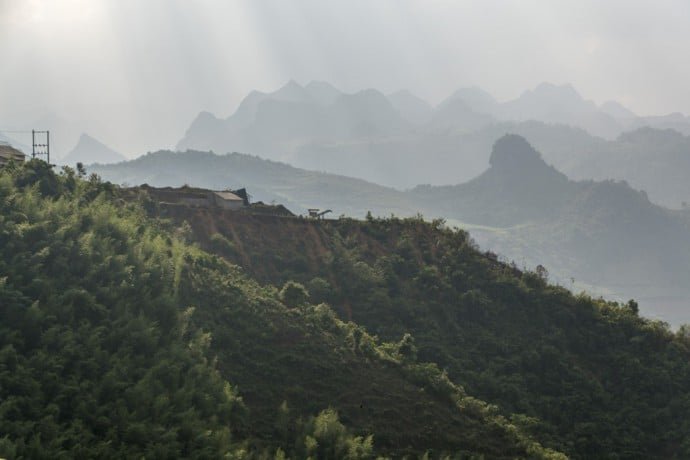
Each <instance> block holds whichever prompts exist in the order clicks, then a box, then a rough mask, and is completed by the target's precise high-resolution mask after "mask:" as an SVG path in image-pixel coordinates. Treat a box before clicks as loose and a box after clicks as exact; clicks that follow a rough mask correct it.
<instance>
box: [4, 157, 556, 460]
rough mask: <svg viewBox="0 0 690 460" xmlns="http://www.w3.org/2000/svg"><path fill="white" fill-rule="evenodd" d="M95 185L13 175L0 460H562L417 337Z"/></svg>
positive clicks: (32, 165)
mask: <svg viewBox="0 0 690 460" xmlns="http://www.w3.org/2000/svg"><path fill="white" fill-rule="evenodd" d="M82 176H83V174H82V173H81V172H79V173H76V172H75V171H73V170H71V169H69V168H66V169H64V170H63V172H62V173H61V174H55V173H54V172H53V171H52V170H50V169H49V168H47V166H46V165H45V164H44V163H41V162H39V161H31V162H28V163H27V164H26V165H24V166H22V167H21V168H17V167H15V168H6V169H4V170H2V171H1V172H0V216H1V217H0V243H1V244H0V254H1V256H2V257H0V426H1V427H2V433H1V434H0V456H3V457H8V458H113V457H118V458H122V457H127V458H129V457H146V458H173V457H193V458H220V457H227V458H255V457H257V458H274V457H275V458H307V457H312V458H353V459H355V458H372V457H373V456H376V455H390V456H394V457H401V456H403V455H412V456H422V455H424V454H428V455H430V456H431V457H439V456H443V455H446V454H448V455H451V456H453V457H457V458H471V457H480V456H483V457H485V458H527V457H530V458H562V456H561V455H560V454H558V453H557V452H555V451H552V450H549V449H544V448H543V447H542V446H541V445H540V444H539V443H538V442H537V441H535V440H534V437H532V436H531V435H529V434H527V431H526V430H525V429H524V428H523V425H524V423H522V422H520V421H519V420H517V419H510V418H508V417H507V416H506V415H502V414H501V413H500V412H499V411H498V410H497V409H496V407H494V406H491V405H488V404H486V403H484V402H482V401H480V400H478V399H475V398H473V397H470V396H468V395H467V394H466V393H465V391H464V390H463V389H462V388H461V387H460V386H458V385H457V384H456V383H454V382H453V381H452V380H451V378H449V374H447V373H446V372H445V371H443V370H441V368H439V366H437V365H436V364H433V363H425V362H424V360H423V358H422V356H421V353H419V355H420V356H419V357H417V356H416V354H417V352H416V348H417V347H419V343H418V342H419V339H418V338H417V337H416V336H415V337H414V338H413V337H412V336H410V335H404V334H399V335H398V336H396V337H395V338H394V340H392V341H391V342H390V343H388V342H381V341H380V340H379V339H378V338H377V337H375V336H372V335H370V333H369V332H368V331H367V329H365V328H364V327H362V326H360V325H357V324H355V323H353V322H344V321H342V320H340V319H338V317H337V315H336V314H335V312H334V311H333V310H332V309H331V308H330V307H329V306H328V305H326V304H322V303H316V302H318V300H316V299H314V298H312V297H307V292H306V289H305V288H304V287H301V286H299V285H298V284H297V283H288V284H286V285H285V286H284V288H283V289H282V290H281V289H279V287H277V286H283V284H276V285H270V284H265V285H260V284H258V283H257V282H255V281H253V280H251V279H250V278H249V277H248V276H247V275H246V274H244V272H243V270H242V269H240V268H239V267H237V266H234V265H231V264H229V263H228V262H227V261H225V260H223V259H221V258H219V257H217V256H213V255H209V254H208V253H205V252H204V251H202V250H201V249H199V248H197V247H196V246H194V245H191V244H190V243H189V242H188V241H189V240H193V239H195V231H194V227H193V226H190V225H181V226H179V228H178V226H176V225H174V224H173V225H171V224H170V223H165V222H159V221H155V220H152V219H150V218H149V217H147V216H146V213H145V211H144V206H143V205H140V204H139V203H138V202H137V203H132V202H129V201H127V200H124V199H123V198H122V197H121V196H120V193H119V190H118V189H117V188H115V187H113V186H111V185H110V184H107V183H102V182H101V181H100V180H99V178H98V177H96V176H91V177H90V178H88V179H87V178H85V177H82ZM142 203H143V204H145V201H142ZM262 217H265V218H270V216H262ZM289 220H291V219H289ZM295 220H297V219H295ZM207 241H209V242H210V241H214V244H215V245H216V246H215V247H218V248H221V250H222V251H224V252H225V253H226V254H239V253H240V252H241V250H242V249H241V247H239V246H236V245H235V243H234V242H233V239H232V238H230V237H228V236H226V237H225V240H222V239H219V238H215V239H213V240H211V239H209V240H207ZM228 243H232V244H228ZM365 265H366V264H365ZM361 268H362V269H363V268H364V265H362V267H361ZM322 281H323V282H321V283H319V282H313V283H311V285H314V286H319V285H320V286H321V287H322V288H323V291H324V292H328V290H329V289H328V286H329V283H328V282H326V281H324V280H322ZM334 292H338V290H337V289H336V290H335V291H334ZM281 298H282V299H283V300H284V301H286V302H287V303H289V305H286V304H284V303H283V302H282V301H281ZM420 351H421V348H420Z"/></svg>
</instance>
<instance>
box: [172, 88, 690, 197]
mask: <svg viewBox="0 0 690 460" xmlns="http://www.w3.org/2000/svg"><path fill="white" fill-rule="evenodd" d="M507 133H516V134H520V135H523V136H525V137H526V138H527V139H528V140H529V141H530V142H531V143H532V144H533V145H534V146H535V147H536V148H537V149H539V150H541V151H542V152H544V155H545V159H546V160H547V161H548V162H549V163H551V164H553V165H554V166H556V167H557V168H559V169H560V170H562V171H563V172H564V173H566V174H568V175H569V176H570V177H572V178H575V179H590V178H593V179H601V180H603V179H609V178H610V179H617V180H627V181H628V182H629V183H630V184H631V185H632V186H633V187H635V188H639V189H643V190H645V191H647V192H648V193H649V195H650V197H651V199H652V200H653V201H654V202H657V203H660V204H663V205H665V206H669V207H675V208H679V207H681V203H682V202H688V201H690V186H688V184H690V180H688V179H689V178H688V177H687V174H686V173H685V172H684V171H690V169H689V168H688V166H689V165H690V139H689V138H688V137H687V134H690V119H689V118H688V117H685V116H683V115H680V114H672V115H668V116H665V117H639V116H637V115H635V114H634V113H633V112H631V111H630V110H628V109H626V108H625V107H623V106H622V105H621V104H619V103H617V102H613V101H609V102H606V103H604V104H602V105H601V106H598V105H596V104H595V103H594V102H592V101H588V100H585V99H584V98H582V97H581V96H580V95H579V94H578V93H577V91H576V90H575V89H574V88H573V87H572V86H570V85H563V86H555V85H552V84H547V83H544V84H541V85H539V86H537V87H536V88H535V89H533V90H530V91H526V92H525V93H523V94H522V95H521V96H520V97H519V98H517V99H515V100H511V101H507V102H498V101H496V100H495V99H494V98H493V97H492V96H491V95H490V94H488V93H487V92H485V91H483V90H481V89H479V88H464V89H460V90H458V91H456V92H455V93H453V94H452V95H451V96H450V97H448V98H447V99H446V100H444V101H443V102H441V103H440V104H438V106H436V107H432V106H431V105H430V104H428V103H427V102H425V101H424V100H422V99H421V98H419V97H417V96H415V95H414V94H412V93H410V92H409V91H398V92H396V93H393V94H390V95H388V96H386V95H384V94H383V93H381V92H380V91H377V90H372V89H370V90H365V91H360V92H358V93H355V94H345V93H342V92H341V91H339V90H338V89H336V88H335V87H333V86H332V85H330V84H328V83H324V82H311V83H309V84H307V85H305V86H300V85H299V84H297V83H296V82H294V81H290V82H288V83H287V84H286V85H285V86H283V87H282V88H280V89H278V90H277V91H275V92H272V93H261V92H257V91H254V92H252V93H250V94H249V95H248V96H247V97H246V98H245V99H244V100H243V101H242V103H241V104H240V106H239V108H238V109H237V111H236V112H235V113H234V114H233V115H232V116H230V117H228V118H226V119H219V118H217V117H215V116H214V115H212V114H210V113H208V112H203V113H201V114H199V116H198V117H197V118H196V120H194V122H193V123H192V124H191V126H190V127H189V129H188V130H187V133H186V134H185V136H184V137H183V138H182V140H180V142H179V143H178V145H177V148H178V150H186V149H194V150H212V151H215V152H219V153H225V152H235V151H236V152H247V153H251V154H256V155H259V156H261V157H264V158H267V159H273V160H279V161H285V162H288V163H290V164H292V165H294V166H298V167H301V168H306V169H314V170H321V171H327V172H331V173H336V174H344V175H348V176H353V177H360V178H362V179H365V180H368V181H371V182H375V183H379V184H382V185H386V186H390V187H395V188H400V189H405V188H410V187H414V186H416V185H418V184H421V183H429V184H433V185H444V184H453V183H457V182H459V181H466V180H469V179H471V178H472V177H475V176H476V175H478V174H480V173H481V172H482V171H483V170H484V169H485V168H486V167H487V166H488V155H487V152H488V151H489V150H490V148H491V145H492V144H493V143H494V142H495V141H496V139H498V138H499V137H501V136H502V135H504V134H507ZM662 177H663V180H662V179H661V178H662Z"/></svg>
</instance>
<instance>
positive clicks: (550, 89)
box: [523, 82, 584, 102]
mask: <svg viewBox="0 0 690 460" xmlns="http://www.w3.org/2000/svg"><path fill="white" fill-rule="evenodd" d="M523 95H534V96H542V97H549V98H559V99H569V100H577V101H583V102H584V98H583V97H582V96H581V95H580V93H578V92H577V90H576V89H575V87H574V86H573V85H571V84H570V83H564V84H562V85H555V84H553V83H549V82H542V83H539V84H538V85H537V87H536V88H534V89H533V90H528V91H526V92H525V93H524V94H523Z"/></svg>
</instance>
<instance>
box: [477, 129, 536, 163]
mask: <svg viewBox="0 0 690 460" xmlns="http://www.w3.org/2000/svg"><path fill="white" fill-rule="evenodd" d="M539 163H543V164H544V165H545V164H546V163H544V160H543V159H542V157H541V155H540V154H539V152H537V151H536V150H534V147H532V146H531V145H530V143H529V142H527V140H525V138H524V137H522V136H518V135H517V134H506V135H505V136H503V137H501V138H499V139H498V140H497V141H496V142H495V143H494V147H493V150H492V151H491V156H490V157H489V164H490V165H491V167H492V168H515V167H522V166H524V165H526V164H539Z"/></svg>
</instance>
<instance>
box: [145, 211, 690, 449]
mask: <svg viewBox="0 0 690 460" xmlns="http://www.w3.org/2000/svg"><path fill="white" fill-rule="evenodd" d="M155 213H157V214H158V215H161V216H165V217H166V218H169V219H172V221H173V222H177V224H178V225H183V223H184V222H188V223H189V225H190V226H191V231H192V235H194V236H193V238H194V239H195V240H197V241H199V242H200V243H201V245H202V247H204V248H207V249H208V250H210V251H212V252H215V253H217V254H219V255H222V256H223V257H224V258H226V259H227V260H230V261H233V262H235V263H238V264H240V265H241V266H242V267H243V268H244V269H245V270H246V272H247V273H248V274H250V275H251V276H253V277H256V278H258V279H260V280H262V281H263V282H265V283H271V284H275V285H282V284H283V283H287V282H291V281H297V282H299V283H301V284H303V285H304V286H305V287H306V290H307V291H308V292H309V295H310V296H311V299H312V301H315V302H322V301H323V302H328V303H329V304H331V305H332V306H333V307H334V308H335V310H336V311H337V312H338V314H339V315H340V317H341V318H342V319H344V320H352V321H354V322H355V323H357V324H360V325H362V326H364V327H365V328H366V329H367V330H368V331H369V332H370V333H374V334H376V335H378V336H379V337H381V339H382V340H398V339H399V338H400V337H401V336H403V335H404V334H410V335H409V336H407V335H405V337H407V340H408V341H409V342H410V343H411V344H412V343H413V344H414V348H413V349H414V350H415V351H414V355H415V356H416V359H418V360H419V361H430V362H435V363H437V364H438V365H439V366H440V367H441V368H443V369H446V371H447V372H448V376H449V378H450V379H451V380H453V381H456V382H459V383H460V384H461V385H463V386H464V387H465V388H466V389H467V391H468V392H469V393H470V394H474V395H477V396H479V397H481V398H482V399H484V400H486V401H488V402H490V403H493V404H496V405H497V406H498V408H499V410H500V411H501V413H503V414H505V415H506V416H510V417H511V420H513V422H514V423H517V424H518V425H520V426H522V427H523V428H524V429H526V430H528V431H529V432H530V433H531V434H533V435H534V436H535V437H536V438H537V439H538V440H540V441H541V442H542V443H543V444H545V445H547V446H550V447H552V448H554V449H557V450H560V451H562V452H566V453H567V454H568V455H570V456H572V457H573V458H612V457H614V454H615V455H617V456H619V457H620V458H685V457H687V456H688V455H690V451H689V450H688V449H689V448H690V444H689V443H688V439H690V437H689V434H690V425H689V424H688V421H687V417H686V414H687V413H688V411H690V383H688V382H690V363H689V361H688V360H689V358H690V336H689V335H688V329H687V328H686V327H682V328H681V329H680V330H679V331H678V332H677V333H675V334H674V333H672V332H671V331H669V329H668V327H667V326H666V325H665V324H664V323H661V322H658V321H651V320H648V319H645V318H643V317H641V316H640V314H639V312H638V305H637V303H636V302H635V301H630V302H627V303H624V304H616V303H609V302H605V301H602V300H595V299H592V298H590V297H588V296H586V295H578V296H574V295H572V294H571V293H570V292H568V291H567V290H566V289H564V288H562V287H557V286H553V285H550V284H549V283H548V280H547V277H548V273H546V272H545V271H543V270H541V269H540V270H537V271H536V272H525V271H521V270H519V269H518V268H517V267H515V266H509V265H505V264H503V263H500V262H498V261H497V260H496V259H495V256H494V255H493V254H490V253H488V254H482V253H479V252H478V251H477V250H476V249H475V248H474V246H473V244H472V242H471V241H470V240H469V239H468V237H467V235H466V234H465V233H464V232H462V231H455V230H449V229H446V228H444V227H443V225H442V222H441V221H436V222H434V223H426V222H424V221H422V220H420V219H402V220H401V219H383V220H381V219H374V218H372V219H369V220H367V221H364V222H362V221H355V220H351V219H339V220H332V221H314V220H309V219H300V218H289V219H284V218H279V217H272V216H253V215H244V214H233V213H230V212H222V211H213V210H192V209H190V208H185V207H180V206H163V207H161V208H160V209H158V210H157V211H155ZM410 348H412V347H410ZM510 414H516V415H510Z"/></svg>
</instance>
